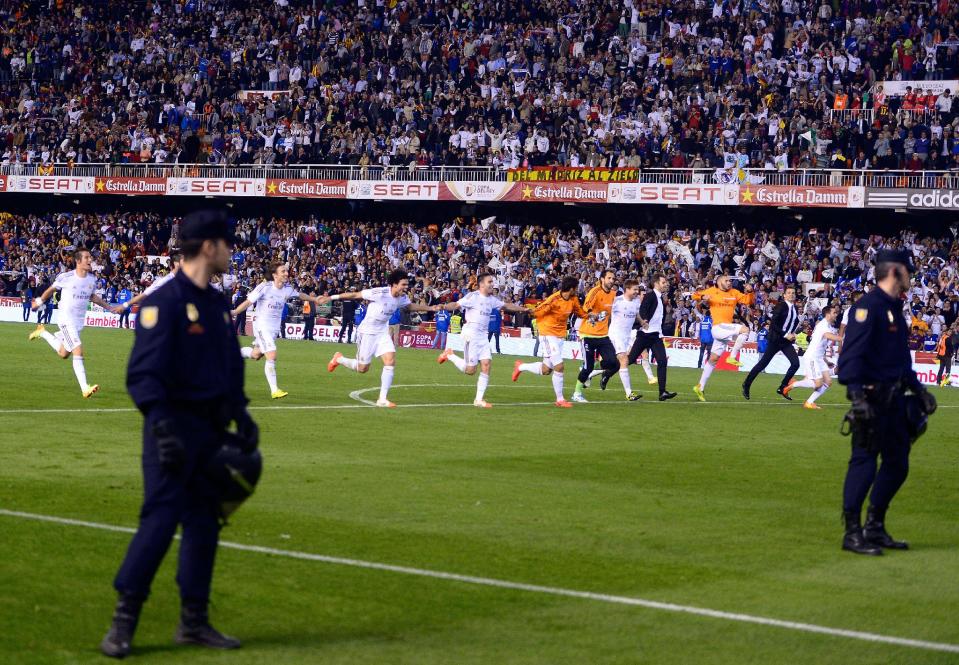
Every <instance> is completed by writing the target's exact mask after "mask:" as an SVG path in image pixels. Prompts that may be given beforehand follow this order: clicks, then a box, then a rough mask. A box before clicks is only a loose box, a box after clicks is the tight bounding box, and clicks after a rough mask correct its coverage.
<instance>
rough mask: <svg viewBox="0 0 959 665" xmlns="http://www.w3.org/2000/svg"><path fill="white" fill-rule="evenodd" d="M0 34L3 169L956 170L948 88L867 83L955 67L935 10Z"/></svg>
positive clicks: (547, 9)
mask: <svg viewBox="0 0 959 665" xmlns="http://www.w3.org/2000/svg"><path fill="white" fill-rule="evenodd" d="M0 21H2V23H3V25H4V30H3V33H2V36H0V130H2V137H3V139H4V142H3V145H2V146H0V152H2V160H3V162H4V163H5V164H10V163H14V164H16V163H19V164H24V163H30V164H48V163H53V162H56V163H71V162H72V163H84V162H112V163H125V162H150V163H162V162H179V163H198V162H200V163H214V164H231V165H235V164H298V163H326V164H336V163H340V164H347V163H348V164H361V165H367V164H369V165H371V166H372V167H375V166H376V165H386V164H389V165H393V166H395V165H400V164H402V165H410V164H414V165H422V166H425V165H492V166H497V167H502V168H516V167H523V166H527V165H534V166H535V165H549V164H558V165H572V166H578V165H588V166H624V167H651V168H652V167H685V166H690V167H720V166H723V165H724V164H727V162H728V157H729V156H730V155H737V157H736V159H738V160H741V161H740V162H739V163H740V164H746V163H748V165H750V166H752V167H758V168H764V167H765V168H783V167H786V166H790V167H812V166H829V167H833V168H837V167H839V168H841V167H849V168H868V167H873V168H909V169H950V168H954V169H959V103H957V102H956V101H955V100H956V94H955V93H956V92H959V91H949V92H944V93H943V94H941V95H936V94H932V93H931V92H929V91H927V90H922V89H919V87H918V86H917V90H914V91H910V92H909V94H908V95H906V96H904V97H893V96H892V95H887V94H886V93H884V92H883V91H882V86H881V82H882V81H885V80H897V79H898V80H919V81H923V80H932V79H936V80H942V79H954V78H956V77H957V75H959V37H957V35H956V27H955V26H956V25H957V24H959V4H957V3H955V2H951V1H950V0H928V1H923V2H916V1H915V0H671V1H669V2H666V1H664V0H625V1H621V0H616V1H611V0H579V1H577V2H573V1H571V0H522V1H520V2H515V3H502V2H499V3H496V2H488V1H485V0H480V1H479V2H472V3H462V4H460V3H447V2H443V1H441V0H428V1H423V2H410V1H409V0H399V1H397V0H388V1H386V0H377V1H376V2H370V1H369V0H357V1H356V2H349V3H347V2H342V1H340V0H330V1H328V2H325V3H316V2H306V1H305V0H275V1H274V2H272V3H260V4H253V3H249V2H245V1H239V0H151V1H150V2H135V1H134V0H117V1H115V2H109V3H100V2H92V1H91V0H49V2H46V3H44V2H29V3H25V2H12V1H8V2H3V3H0ZM877 83H879V84H880V85H877ZM245 90H268V91H286V92H287V93H288V94H284V95H278V96H276V98H272V97H271V96H266V97H264V96H255V95H254V96H251V97H240V96H238V94H237V93H238V92H240V91H245ZM901 110H905V111H906V113H905V114H903V113H900V111H901ZM832 111H841V112H842V113H838V114H832V113H831V112H832ZM858 111H862V112H861V113H859V112H858ZM866 111H869V113H866Z"/></svg>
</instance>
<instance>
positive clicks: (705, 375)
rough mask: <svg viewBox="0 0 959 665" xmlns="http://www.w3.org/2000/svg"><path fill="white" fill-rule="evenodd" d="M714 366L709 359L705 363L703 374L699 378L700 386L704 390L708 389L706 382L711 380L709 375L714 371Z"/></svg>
mask: <svg viewBox="0 0 959 665" xmlns="http://www.w3.org/2000/svg"><path fill="white" fill-rule="evenodd" d="M714 367H715V366H714V365H713V364H712V363H711V362H709V361H706V362H705V363H703V375H702V376H701V377H700V378H699V387H700V388H701V389H702V390H706V382H707V381H709V375H710V374H712V373H713V368H714Z"/></svg>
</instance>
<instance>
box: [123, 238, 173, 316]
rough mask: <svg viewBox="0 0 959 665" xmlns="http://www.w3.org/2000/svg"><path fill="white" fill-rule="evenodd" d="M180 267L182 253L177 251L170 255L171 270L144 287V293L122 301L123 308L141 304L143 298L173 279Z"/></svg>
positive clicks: (126, 308) (127, 308)
mask: <svg viewBox="0 0 959 665" xmlns="http://www.w3.org/2000/svg"><path fill="white" fill-rule="evenodd" d="M179 269H180V254H179V252H176V253H174V254H171V255H170V272H168V273H167V274H165V275H164V276H163V277H157V278H156V279H155V280H153V283H152V284H150V286H148V287H146V288H145V289H143V292H142V293H138V294H137V295H135V296H133V297H132V298H130V299H129V300H127V301H126V302H125V303H122V304H121V305H120V307H121V309H123V310H129V309H131V308H132V307H133V306H134V305H138V304H140V303H141V302H142V301H143V299H144V298H146V297H147V296H148V295H150V294H151V293H153V292H154V291H156V290H157V289H159V288H160V287H161V286H163V285H164V284H166V283H167V282H169V281H171V280H172V279H173V278H174V277H175V276H176V271H177V270H179Z"/></svg>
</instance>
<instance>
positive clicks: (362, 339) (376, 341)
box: [356, 332, 396, 365]
mask: <svg viewBox="0 0 959 665" xmlns="http://www.w3.org/2000/svg"><path fill="white" fill-rule="evenodd" d="M385 353H396V347H395V346H394V345H393V338H392V337H390V333H389V332H381V333H361V332H358V333H356V362H358V363H359V364H361V365H369V364H370V363H371V362H373V358H379V357H380V356H382V355H383V354H385Z"/></svg>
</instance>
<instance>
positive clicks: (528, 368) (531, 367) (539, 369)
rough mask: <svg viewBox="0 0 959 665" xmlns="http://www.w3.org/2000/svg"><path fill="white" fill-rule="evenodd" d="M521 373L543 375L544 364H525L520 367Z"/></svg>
mask: <svg viewBox="0 0 959 665" xmlns="http://www.w3.org/2000/svg"><path fill="white" fill-rule="evenodd" d="M519 371H521V372H529V373H530V374H542V373H543V363H541V362H535V363H523V364H522V365H520V366H519Z"/></svg>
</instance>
